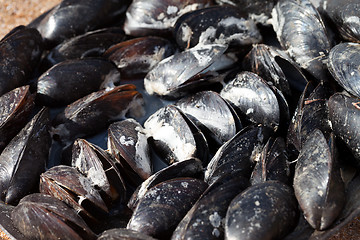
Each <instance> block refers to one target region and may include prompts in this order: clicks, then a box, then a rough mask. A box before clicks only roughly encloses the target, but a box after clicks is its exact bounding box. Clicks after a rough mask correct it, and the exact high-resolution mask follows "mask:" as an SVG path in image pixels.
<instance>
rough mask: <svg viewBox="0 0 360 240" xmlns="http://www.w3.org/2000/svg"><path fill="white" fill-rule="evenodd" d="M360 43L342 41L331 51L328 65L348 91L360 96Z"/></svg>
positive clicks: (336, 78)
mask: <svg viewBox="0 0 360 240" xmlns="http://www.w3.org/2000/svg"><path fill="white" fill-rule="evenodd" d="M359 51H360V44H359V43H340V44H338V45H336V46H335V47H333V48H332V49H331V51H330V53H329V61H328V66H329V70H330V73H331V74H332V75H333V77H334V79H335V80H336V81H337V82H338V83H339V84H340V86H342V87H343V88H344V89H345V90H346V91H348V92H349V93H351V94H352V95H354V96H356V97H358V98H360V80H359V79H360V70H359V61H360V54H359Z"/></svg>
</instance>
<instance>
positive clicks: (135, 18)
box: [124, 0, 212, 36]
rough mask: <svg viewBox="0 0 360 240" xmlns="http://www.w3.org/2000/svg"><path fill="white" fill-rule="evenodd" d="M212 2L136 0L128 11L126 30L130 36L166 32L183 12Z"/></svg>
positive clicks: (201, 0)
mask: <svg viewBox="0 0 360 240" xmlns="http://www.w3.org/2000/svg"><path fill="white" fill-rule="evenodd" d="M211 3H212V1H211V0H185V1H178V0H134V1H132V3H131V4H130V6H129V8H128V9H127V11H126V19H125V23H124V31H125V33H126V34H127V35H130V36H146V35H155V34H166V33H169V32H170V31H171V29H172V27H173V25H174V24H175V22H176V20H177V19H178V18H179V17H180V16H181V15H182V14H184V13H186V12H190V11H194V10H196V9H199V8H204V7H207V6H210V5H211Z"/></svg>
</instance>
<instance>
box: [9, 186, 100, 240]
mask: <svg viewBox="0 0 360 240" xmlns="http://www.w3.org/2000/svg"><path fill="white" fill-rule="evenodd" d="M11 218H12V221H13V223H14V225H15V226H16V227H17V228H18V229H19V230H20V232H21V233H23V234H24V235H25V236H26V238H27V239H44V240H45V239H54V240H55V239H74V240H75V239H78V240H81V239H96V235H95V234H94V233H93V232H92V231H91V230H90V228H89V227H88V226H87V225H86V223H85V222H84V220H83V219H82V218H80V217H79V215H78V214H77V213H76V212H75V210H73V209H71V208H70V207H69V206H67V205H66V204H65V203H64V202H62V201H60V200H58V199H56V198H53V197H51V196H49V195H45V194H40V193H35V194H31V195H28V196H26V197H24V198H23V199H21V201H20V203H19V205H18V206H16V207H15V208H14V210H13V211H12V213H11Z"/></svg>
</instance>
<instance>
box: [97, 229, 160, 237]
mask: <svg viewBox="0 0 360 240" xmlns="http://www.w3.org/2000/svg"><path fill="white" fill-rule="evenodd" d="M97 240H155V238H153V237H150V236H148V235H146V234H143V233H141V232H138V231H134V230H130V229H126V228H114V229H110V230H106V231H104V232H103V233H101V235H100V236H99V237H98V238H97Z"/></svg>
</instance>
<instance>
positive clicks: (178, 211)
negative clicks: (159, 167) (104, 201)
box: [127, 178, 207, 237]
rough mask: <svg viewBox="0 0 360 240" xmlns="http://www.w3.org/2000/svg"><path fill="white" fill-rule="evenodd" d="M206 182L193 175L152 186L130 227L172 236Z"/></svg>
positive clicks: (149, 232)
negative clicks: (192, 176) (194, 177)
mask: <svg viewBox="0 0 360 240" xmlns="http://www.w3.org/2000/svg"><path fill="white" fill-rule="evenodd" d="M206 188H207V184H206V183H205V182H203V181H202V180H198V179H193V178H175V179H171V180H168V181H165V182H162V183H160V184H158V185H156V186H154V187H153V188H151V189H150V190H149V191H148V192H147V193H146V194H145V196H144V198H143V199H142V200H141V201H140V202H139V204H138V205H137V207H136V209H135V210H134V213H133V216H132V217H131V219H130V221H129V223H128V226H127V228H128V229H132V230H136V231H139V232H142V233H145V234H147V235H150V236H153V237H165V236H169V235H171V233H172V231H173V230H174V229H175V227H176V226H177V224H178V223H179V222H180V221H181V219H182V218H183V217H184V216H185V215H186V213H187V212H188V211H189V210H190V208H191V207H192V205H193V204H194V203H195V202H196V201H197V199H198V198H199V197H200V195H201V194H202V192H203V191H205V189H206Z"/></svg>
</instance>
